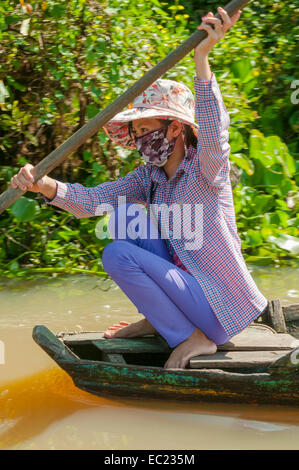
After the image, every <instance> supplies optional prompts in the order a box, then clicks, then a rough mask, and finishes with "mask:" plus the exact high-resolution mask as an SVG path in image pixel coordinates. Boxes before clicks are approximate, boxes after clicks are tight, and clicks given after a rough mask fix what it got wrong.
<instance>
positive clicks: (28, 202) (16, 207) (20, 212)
mask: <svg viewBox="0 0 299 470" xmlns="http://www.w3.org/2000/svg"><path fill="white" fill-rule="evenodd" d="M11 212H12V213H13V215H14V216H15V217H16V218H17V219H18V220H19V221H20V222H30V220H33V219H34V218H35V217H36V216H37V215H38V214H39V213H40V207H39V205H38V203H37V202H36V201H35V200H34V199H29V198H27V197H20V199H18V200H17V201H16V202H15V203H14V204H13V205H12V206H11Z"/></svg>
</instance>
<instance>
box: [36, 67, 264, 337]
mask: <svg viewBox="0 0 299 470" xmlns="http://www.w3.org/2000/svg"><path fill="white" fill-rule="evenodd" d="M194 87H195V115H196V121H197V123H198V125H199V130H198V145H197V149H194V148H193V147H189V149H188V153H187V155H186V157H185V158H184V160H183V161H181V162H180V164H179V166H178V168H177V170H176V173H175V175H173V176H172V177H171V178H170V179H167V177H166V173H165V172H164V170H163V168H161V167H157V166H152V165H150V164H149V163H146V164H143V165H140V166H139V167H138V168H136V169H135V170H134V171H132V172H130V173H128V174H127V175H126V176H124V177H122V178H118V179H117V180H115V181H112V182H105V183H102V184H100V185H98V186H96V187H94V188H86V187H84V186H82V185H81V184H79V183H75V184H69V183H62V182H59V181H57V194H56V196H55V198H54V199H52V200H51V201H49V200H47V199H46V198H45V199H46V202H47V203H48V204H53V205H56V206H58V207H61V208H62V209H65V210H66V211H68V212H70V213H72V214H74V216H75V217H78V218H82V217H92V216H95V215H96V214H97V215H99V213H98V212H96V210H97V207H98V206H99V204H105V203H107V204H109V205H112V206H113V207H117V205H118V196H126V200H125V202H127V203H128V202H135V203H141V204H146V205H147V207H150V213H151V214H152V210H151V206H150V201H151V202H152V203H153V204H158V205H161V204H163V203H164V204H167V206H170V205H172V204H173V203H176V204H178V205H180V206H182V205H184V204H189V205H191V206H194V205H196V204H201V205H202V218H201V220H202V235H203V237H202V244H201V246H200V247H198V248H197V249H186V241H188V240H190V237H185V236H184V235H183V236H181V237H180V238H178V237H177V238H175V237H173V236H172V235H173V221H172V217H169V221H168V222H169V237H168V238H167V239H165V242H166V244H167V246H168V249H169V252H170V254H172V255H174V254H175V253H176V254H177V256H178V258H179V260H180V261H181V262H182V263H183V264H184V266H185V267H186V268H187V270H188V271H189V272H190V274H191V275H193V276H194V277H195V278H196V280H197V281H198V282H199V284H200V285H201V287H202V289H203V291H204V294H205V296H206V298H207V300H208V301H209V303H210V305H211V307H212V309H213V311H214V313H215V314H216V316H217V318H218V320H219V322H220V323H221V324H222V326H223V328H224V329H225V331H226V333H227V335H228V336H229V337H232V336H234V335H235V334H237V333H239V332H240V331H242V330H243V329H244V328H246V327H247V326H248V325H249V324H250V323H251V322H252V321H253V320H254V319H256V318H257V317H258V316H259V315H260V314H261V312H262V311H263V310H264V309H265V307H266V306H267V299H266V298H265V297H264V296H263V295H262V293H261V292H260V291H259V289H258V288H257V286H256V284H255V282H254V280H253V279H252V277H251V275H250V273H249V271H248V268H247V266H246V264H245V261H244V258H243V255H242V252H241V240H240V238H239V235H238V233H237V227H236V221H235V211H234V204H233V195H232V188H231V183H230V177H229V170H230V162H229V153H230V145H229V132H228V128H229V124H230V119H229V114H228V112H227V109H226V107H225V104H224V102H223V99H222V96H221V92H220V89H219V85H218V83H217V80H216V77H215V75H214V73H212V77H211V79H210V80H202V79H199V78H197V77H194ZM151 195H152V198H151V199H150V197H151ZM193 213H194V212H193ZM151 217H152V215H151ZM182 219H183V218H182ZM157 222H158V224H159V229H160V230H161V220H160V218H159V220H158V221H157ZM163 223H164V222H163ZM180 223H181V229H182V231H181V233H182V234H183V233H184V232H183V221H181V222H180ZM192 223H193V222H192ZM162 228H163V226H162ZM193 229H194V228H193ZM193 229H192V228H191V230H193ZM198 314H199V315H200V305H199V306H198Z"/></svg>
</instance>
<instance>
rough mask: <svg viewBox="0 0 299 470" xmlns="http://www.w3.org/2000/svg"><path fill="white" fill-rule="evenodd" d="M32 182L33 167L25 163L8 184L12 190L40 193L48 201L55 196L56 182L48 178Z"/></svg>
mask: <svg viewBox="0 0 299 470" xmlns="http://www.w3.org/2000/svg"><path fill="white" fill-rule="evenodd" d="M33 181H34V166H33V165H31V164H30V163H27V164H26V165H25V166H23V167H22V168H21V169H20V171H19V172H18V173H17V174H16V175H15V176H13V177H12V178H11V180H10V182H11V185H12V187H13V188H15V189H17V188H19V189H22V191H32V192H33V193H42V194H44V195H45V196H46V197H48V198H49V199H53V198H54V197H55V195H56V186H57V185H56V181H55V180H53V179H52V178H49V176H44V177H43V178H41V179H39V180H38V181H37V182H36V183H34V182H33Z"/></svg>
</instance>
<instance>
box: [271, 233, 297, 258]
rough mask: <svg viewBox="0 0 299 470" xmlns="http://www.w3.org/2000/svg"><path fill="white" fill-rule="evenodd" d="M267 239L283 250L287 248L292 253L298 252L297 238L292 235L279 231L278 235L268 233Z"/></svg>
mask: <svg viewBox="0 0 299 470" xmlns="http://www.w3.org/2000/svg"><path fill="white" fill-rule="evenodd" d="M268 241H269V242H271V243H274V244H275V245H277V246H279V248H282V249H283V250H287V251H289V252H290V253H292V254H294V255H298V254H299V238H297V237H293V236H292V235H287V234H286V233H281V234H280V235H277V236H274V235H270V236H269V237H268Z"/></svg>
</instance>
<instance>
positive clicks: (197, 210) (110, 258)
mask: <svg viewBox="0 0 299 470" xmlns="http://www.w3.org/2000/svg"><path fill="white" fill-rule="evenodd" d="M218 11H219V13H220V15H221V18H222V20H220V19H218V18H216V17H215V16H214V15H213V14H212V13H211V12H210V13H208V15H206V16H205V17H203V18H202V20H203V22H202V23H201V25H200V26H199V27H198V28H199V29H202V30H205V31H206V32H207V37H206V38H205V39H204V40H203V41H201V42H200V44H199V45H198V46H197V47H196V48H195V50H194V61H195V67H196V76H195V77H194V88H195V100H194V98H193V95H192V93H191V91H190V90H189V89H188V88H187V87H186V86H185V85H183V84H182V83H177V82H174V81H172V80H163V79H160V80H157V81H156V82H155V83H153V84H152V86H150V87H149V88H148V89H147V90H145V92H144V93H143V94H142V95H141V96H139V97H137V98H136V99H135V101H134V103H133V106H132V107H131V108H130V109H128V110H126V111H124V112H121V113H119V114H117V115H116V116H115V117H114V118H113V119H112V120H111V121H110V122H108V123H107V124H106V126H105V131H106V133H107V134H108V135H109V136H110V137H111V139H112V140H113V141H114V142H116V143H117V144H118V145H122V146H124V147H128V148H137V150H138V152H139V153H140V155H141V156H142V158H143V159H144V161H145V163H146V164H145V165H144V164H143V165H140V166H139V167H138V168H136V169H135V170H134V171H132V172H130V173H129V174H127V175H126V176H124V177H122V178H118V179H117V180H115V181H112V182H106V183H102V184H100V185H98V186H96V187H95V188H86V187H84V186H82V185H81V184H78V183H75V184H69V183H62V182H60V181H57V180H53V179H52V178H49V177H48V176H45V177H44V178H43V179H42V180H40V181H39V182H37V183H36V184H35V185H32V171H33V167H32V165H25V167H23V168H22V169H21V170H20V171H19V173H18V174H17V175H16V176H14V177H13V178H12V180H11V184H12V186H13V187H15V188H16V187H20V188H21V189H23V190H26V189H29V190H30V191H36V192H41V193H42V194H43V195H44V196H45V200H46V202H47V203H48V204H53V205H56V206H59V207H61V208H63V209H65V210H67V211H69V212H71V213H72V214H74V215H75V216H76V217H91V216H95V215H102V214H104V213H105V210H106V212H112V215H111V217H110V220H109V231H110V233H111V236H112V238H113V239H114V240H113V241H112V242H111V243H109V244H108V245H107V246H106V247H105V249H104V251H103V257H102V262H103V267H104V269H105V270H106V271H107V273H108V274H109V275H110V276H111V278H112V279H113V280H114V281H115V282H116V283H117V284H118V285H119V287H120V288H121V289H122V290H123V292H124V293H125V294H126V295H127V296H128V298H129V299H130V300H131V301H132V302H133V303H134V305H135V306H136V307H137V309H138V312H139V313H141V314H142V315H143V316H144V317H145V318H144V319H142V320H140V321H138V322H136V323H132V324H128V323H127V322H124V321H121V322H120V323H119V324H117V325H113V326H111V327H110V328H109V329H108V330H107V331H106V333H105V336H106V337H107V338H111V337H127V338H130V337H136V336H142V335H147V334H160V335H161V336H162V337H163V338H164V339H165V340H166V341H167V342H168V344H169V346H170V347H171V348H173V351H172V353H171V355H170V357H169V359H168V360H167V362H166V363H165V366H164V367H165V368H185V367H186V366H187V364H188V361H189V359H190V358H191V357H194V356H197V355H200V354H213V353H215V352H216V350H217V345H219V344H223V343H225V342H227V341H228V340H229V339H230V338H231V337H233V336H234V335H236V334H237V333H239V332H240V331H242V330H243V329H244V328H246V327H247V326H248V325H249V324H250V323H251V322H252V321H253V320H254V319H256V318H257V317H258V316H259V315H260V314H261V313H262V312H263V310H264V309H265V308H266V306H267V299H266V298H265V297H264V296H263V295H262V293H261V292H260V291H259V290H258V288H257V286H256V284H255V283H254V281H253V279H252V277H251V275H250V273H249V271H248V269H247V266H246V264H245V261H244V258H243V255H242V252H241V240H240V238H239V236H238V233H237V227H236V222H235V212H234V205H233V197H232V188H231V183H230V177H229V170H230V164H229V153H230V146H229V143H228V140H229V133H228V128H229V115H228V112H227V109H226V107H225V105H224V102H223V99H222V96H221V92H220V89H219V86H218V83H217V80H216V77H215V74H214V73H213V72H211V69H210V66H209V62H208V53H209V52H210V50H211V49H212V47H213V46H214V45H215V44H216V43H217V42H219V41H220V40H221V39H222V38H223V36H224V34H225V33H226V31H227V30H228V29H229V28H230V27H232V26H233V25H234V24H235V22H236V21H237V20H238V18H239V17H240V14H241V11H239V12H238V13H237V14H236V15H234V16H233V17H232V18H229V16H228V14H227V12H226V11H225V10H223V9H222V8H221V7H219V8H218ZM195 116H196V121H197V122H195ZM120 196H121V198H120ZM120 199H121V201H120ZM143 206H146V208H147V213H145V212H144V211H143V210H142V209H140V208H141V207H143ZM170 206H171V207H172V208H173V212H172V214H175V215H174V217H173V218H172V219H174V220H170V219H171V217H170V213H169V212H168V220H167V223H168V224H169V225H168V227H166V225H167V224H166V223H165V219H164V220H162V222H161V217H159V216H160V215H161V212H160V211H157V207H159V208H160V209H161V207H164V209H165V207H168V208H169V207H170ZM178 208H182V211H181V212H178ZM136 212H138V217H137V219H136V217H135V216H136ZM157 212H159V214H158V216H157ZM162 212H163V211H162ZM190 214H191V216H190V217H189V219H188V220H187V216H188V215H190ZM185 216H186V217H185ZM134 217H135V218H134ZM166 219H167V217H166ZM186 221H187V222H188V223H187V222H186ZM136 222H138V223H136ZM189 222H190V223H189ZM190 225H191V226H190ZM137 228H138V230H137V231H136V229H137ZM173 229H174V230H173ZM190 235H192V236H193V238H192V241H190Z"/></svg>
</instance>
